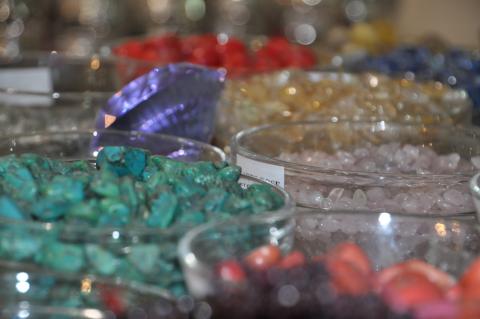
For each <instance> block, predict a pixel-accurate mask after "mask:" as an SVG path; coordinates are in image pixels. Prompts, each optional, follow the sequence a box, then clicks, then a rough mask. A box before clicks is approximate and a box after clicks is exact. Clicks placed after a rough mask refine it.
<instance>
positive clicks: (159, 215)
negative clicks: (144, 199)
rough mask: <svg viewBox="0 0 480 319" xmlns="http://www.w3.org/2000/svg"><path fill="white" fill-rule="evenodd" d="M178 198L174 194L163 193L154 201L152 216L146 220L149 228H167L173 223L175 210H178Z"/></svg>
mask: <svg viewBox="0 0 480 319" xmlns="http://www.w3.org/2000/svg"><path fill="white" fill-rule="evenodd" d="M177 203H178V201H177V197H176V196H175V195H174V194H172V193H162V194H160V196H159V197H158V198H157V199H155V200H153V201H152V205H151V214H150V216H148V218H147V220H146V224H147V226H149V227H159V228H166V227H168V226H170V224H171V223H172V221H173V216H174V213H175V209H176V208H177Z"/></svg>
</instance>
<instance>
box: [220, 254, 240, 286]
mask: <svg viewBox="0 0 480 319" xmlns="http://www.w3.org/2000/svg"><path fill="white" fill-rule="evenodd" d="M217 274H218V276H219V277H220V279H222V280H224V281H228V282H232V283H240V282H242V281H244V280H245V272H244V271H243V268H242V266H241V265H240V264H239V263H238V262H236V261H234V260H227V261H224V262H222V263H220V264H219V265H218V268H217Z"/></svg>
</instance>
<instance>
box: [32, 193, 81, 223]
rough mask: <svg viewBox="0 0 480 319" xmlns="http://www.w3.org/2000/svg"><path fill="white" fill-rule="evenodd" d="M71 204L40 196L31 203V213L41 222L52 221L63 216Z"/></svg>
mask: <svg viewBox="0 0 480 319" xmlns="http://www.w3.org/2000/svg"><path fill="white" fill-rule="evenodd" d="M71 206H72V204H70V203H68V202H56V201H54V200H51V199H48V198H41V199H39V200H37V201H36V202H35V203H34V204H33V205H32V207H31V214H32V215H33V216H34V217H35V218H37V219H38V220H40V221H42V222H54V221H56V220H59V219H61V218H63V217H64V216H65V214H66V213H67V212H68V211H69V210H70V207H71Z"/></svg>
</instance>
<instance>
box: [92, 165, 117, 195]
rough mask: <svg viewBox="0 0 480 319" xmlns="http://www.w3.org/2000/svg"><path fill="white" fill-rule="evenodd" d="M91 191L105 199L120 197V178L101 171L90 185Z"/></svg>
mask: <svg viewBox="0 0 480 319" xmlns="http://www.w3.org/2000/svg"><path fill="white" fill-rule="evenodd" d="M90 189H91V190H92V191H93V192H94V193H95V194H97V195H100V196H103V197H119V196H120V187H119V185H118V178H117V177H116V176H114V175H112V173H110V172H109V171H101V172H100V173H99V174H97V175H96V176H95V177H94V179H93V180H92V182H91V183H90Z"/></svg>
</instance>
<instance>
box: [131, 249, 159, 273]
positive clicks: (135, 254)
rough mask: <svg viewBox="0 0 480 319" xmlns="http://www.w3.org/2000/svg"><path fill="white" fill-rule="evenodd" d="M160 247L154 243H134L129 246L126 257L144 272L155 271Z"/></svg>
mask: <svg viewBox="0 0 480 319" xmlns="http://www.w3.org/2000/svg"><path fill="white" fill-rule="evenodd" d="M159 256H160V249H159V248H158V247H157V245H155V244H145V245H135V246H133V247H131V249H130V253H129V254H128V256H127V259H128V260H129V261H130V262H131V263H132V265H134V266H135V267H136V268H137V269H138V270H140V271H141V272H142V273H144V274H150V273H153V272H154V271H156V269H155V268H156V263H157V259H158V257H159Z"/></svg>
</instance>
